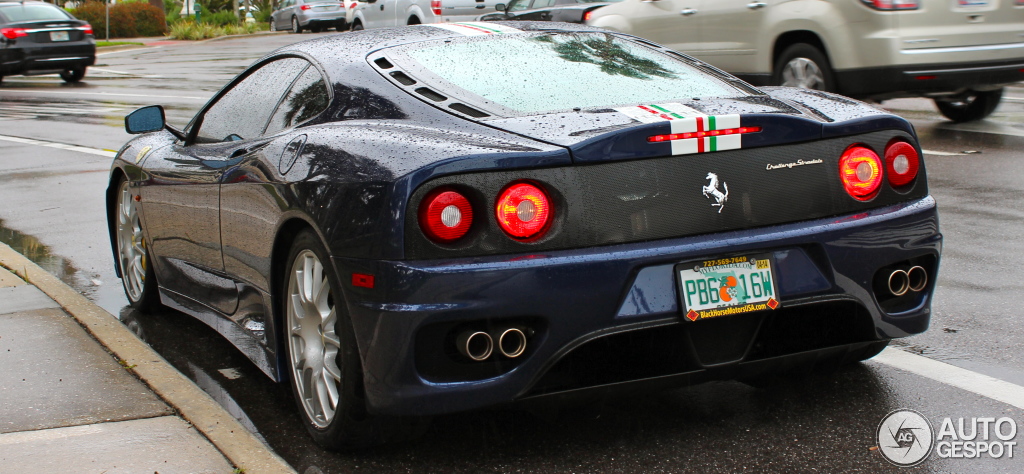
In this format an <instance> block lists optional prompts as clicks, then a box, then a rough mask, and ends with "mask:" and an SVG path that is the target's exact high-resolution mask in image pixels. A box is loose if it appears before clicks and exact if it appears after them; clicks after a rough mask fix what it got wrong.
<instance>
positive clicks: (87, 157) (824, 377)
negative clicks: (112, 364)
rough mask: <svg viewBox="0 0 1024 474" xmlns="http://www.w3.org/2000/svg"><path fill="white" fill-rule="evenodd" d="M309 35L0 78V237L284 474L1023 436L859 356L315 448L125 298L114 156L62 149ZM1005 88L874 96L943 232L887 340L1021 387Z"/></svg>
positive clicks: (448, 419) (282, 410)
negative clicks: (914, 320) (71, 77)
mask: <svg viewBox="0 0 1024 474" xmlns="http://www.w3.org/2000/svg"><path fill="white" fill-rule="evenodd" d="M313 36H315V35H302V36H295V35H275V36H264V37H255V38H244V39H232V40H224V41H218V42H213V43H204V44H185V45H182V44H175V45H166V46H162V47H159V48H151V49H145V50H134V51H121V52H116V53H110V54H106V55H104V56H101V57H100V59H99V60H98V64H97V66H96V67H95V68H93V69H91V70H90V72H89V75H88V76H87V77H86V79H85V81H84V82H83V83H82V84H80V85H75V86H68V85H63V84H62V83H60V80H59V79H58V78H56V77H32V78H21V77H13V78H5V79H4V83H3V86H2V87H0V202H2V203H3V206H2V207H0V241H4V242H6V243H8V244H9V245H11V246H12V247H14V248H15V249H16V250H19V251H21V252H22V253H25V254H26V255H28V256H29V257H30V258H32V259H33V260H34V261H36V262H39V263H40V264H41V266H43V267H44V268H46V269H47V270H48V271H50V272H52V273H54V274H56V275H58V276H60V277H61V278H62V279H63V280H64V281H66V282H68V283H69V284H71V285H72V286H74V287H75V288H76V289H77V290H79V291H80V292H82V293H83V294H85V295H86V296H88V297H89V298H90V299H92V300H93V301H96V302H97V303H98V304H99V305H100V306H102V307H104V308H105V309H107V310H108V311H110V312H112V313H113V314H116V315H119V317H120V318H121V320H122V322H124V323H125V324H126V325H127V326H128V327H129V328H131V329H132V330H133V331H135V332H136V334H139V335H140V336H141V337H142V338H143V339H144V340H146V341H147V342H148V343H149V344H150V345H151V346H152V347H153V348H154V349H156V350H157V352H159V353H160V354H161V355H163V356H164V357H165V358H166V359H167V360H168V361H170V362H171V363H172V364H173V365H174V366H175V367H176V368H177V369H178V370H180V371H181V372H182V373H184V374H186V375H187V376H189V377H190V378H192V379H193V380H194V381H195V382H196V383H197V384H198V385H200V386H201V387H202V388H203V389H204V390H206V391H207V392H208V393H210V394H211V395H212V396H213V397H214V398H215V399H217V400H218V402H220V403H221V405H223V406H224V407H225V408H227V410H228V411H229V412H231V413H232V414H233V415H235V416H236V417H237V418H239V420H240V421H241V422H242V424H243V425H244V426H246V427H248V428H250V429H252V430H253V431H254V432H256V433H258V435H259V436H261V437H262V439H264V440H265V441H266V442H267V443H268V444H269V445H270V446H271V447H273V449H274V450H275V451H276V452H277V453H278V454H280V455H281V456H282V457H284V458H285V459H286V460H288V461H289V462H290V463H292V465H293V466H294V467H295V468H296V469H297V470H298V471H299V472H309V473H317V472H350V471H354V470H357V469H358V470H366V471H375V472H376V471H388V472H393V471H422V470H427V469H429V470H437V471H442V470H443V471H450V472H527V471H528V472H567V471H572V472H596V471H601V472H635V471H650V472H661V471H680V470H694V471H728V472H737V471H741V470H752V471H754V470H756V471H810V470H827V471H882V470H893V471H895V470H897V469H896V468H894V467H892V466H891V465H889V464H887V463H886V462H885V461H884V460H883V459H882V457H881V456H880V455H879V454H878V453H877V452H876V451H874V450H872V448H873V447H875V444H876V443H875V440H874V433H875V430H876V429H877V427H878V424H879V421H880V420H881V419H882V417H883V416H885V415H886V414H887V413H889V412H890V411H892V410H895V409H898V408H912V409H915V410H917V411H920V412H921V413H923V414H925V415H926V416H927V417H928V418H929V419H930V420H931V422H932V424H933V425H934V427H935V428H936V429H937V428H938V427H939V425H940V423H941V421H942V420H943V419H944V418H946V417H951V418H953V419H954V420H956V419H957V418H961V417H966V418H967V419H970V418H972V417H995V418H998V417H1002V416H1009V417H1012V418H1014V419H1016V420H1017V424H1018V426H1021V427H1022V430H1024V406H1019V405H1018V406H1014V405H1012V404H1007V403H1002V402H997V401H994V400H992V399H990V398H987V397H985V396H983V395H982V394H977V393H972V392H969V391H965V390H962V389H959V388H954V387H952V386H949V385H947V384H944V383H941V382H939V381H936V380H934V379H933V378H926V377H922V376H919V375H914V374H911V373H909V372H905V371H903V370H900V369H898V368H895V367H894V366H892V365H891V364H886V363H881V362H876V361H872V362H867V363H865V364H860V365H855V366H852V367H845V368H840V369H836V370H834V371H832V372H830V373H826V374H817V375H811V376H808V377H804V378H792V379H783V380H777V381H775V382H774V383H773V384H770V385H768V386H764V387H756V388H755V387H751V386H748V385H744V384H740V383H735V382H730V383H712V384H705V385H701V386H698V387H692V388H688V389H682V390H673V391H668V392H662V393H655V394H644V395H634V396H630V397H618V398H608V399H601V400H592V399H591V400H585V401H574V402H567V403H549V404H545V405H541V406H536V407H532V410H530V411H526V410H518V409H511V410H492V411H479V412H471V413H465V414H459V415H452V416H444V417H437V418H435V419H434V420H433V423H432V424H431V426H430V428H429V429H428V430H427V432H426V434H425V435H424V436H423V437H421V438H419V439H418V440H416V441H412V442H409V443H405V444H402V445H397V446H389V447H384V448H380V449H377V450H373V451H369V452H364V453H358V454H353V453H330V452H324V451H323V450H321V449H319V448H318V447H316V446H315V445H313V444H312V442H311V441H310V439H309V437H308V435H307V434H306V432H305V430H304V429H303V428H302V426H301V425H300V424H299V417H298V414H297V412H296V408H295V404H294V402H293V401H292V397H291V393H290V391H289V389H288V387H287V386H286V385H278V384H274V383H272V382H271V381H269V380H268V379H267V378H266V377H265V376H264V375H263V374H262V373H261V372H260V371H259V370H258V369H257V368H256V367H255V366H254V365H252V364H251V363H250V362H249V361H248V360H247V359H245V357H244V356H243V355H241V353H239V352H238V351H237V350H236V349H234V347H232V346H231V345H230V344H229V343H227V342H226V341H224V340H223V339H222V338H221V337H220V336H219V335H218V334H216V333H215V332H214V331H212V330H211V329H209V328H208V327H207V326H205V325H204V324H202V323H201V322H198V321H196V320H194V319H192V318H190V317H188V316H186V315H183V314H181V313H177V312H174V311H171V310H163V311H160V312H157V313H154V314H143V313H138V312H136V311H133V310H131V309H129V308H126V307H125V299H124V295H123V292H122V290H121V286H120V282H119V280H118V279H117V278H116V277H115V276H114V270H113V257H112V255H111V252H110V248H109V240H108V237H107V234H106V228H105V226H104V221H103V194H102V192H103V189H105V187H106V179H107V176H106V172H107V171H108V169H109V164H110V158H108V157H106V156H103V155H102V153H99V154H97V153H93V154H90V153H83V152H81V151H75V150H68V149H66V148H62V147H60V146H59V145H60V144H73V145H79V146H83V147H89V148H92V149H94V150H98V151H100V152H102V150H116V149H117V148H119V147H120V146H121V145H122V144H123V143H124V142H125V141H127V140H128V138H129V136H128V135H127V134H126V133H125V132H124V130H123V116H124V115H125V114H126V113H127V112H129V111H131V110H132V109H134V108H136V107H138V106H142V105H148V104H151V103H161V104H164V105H165V106H167V107H168V120H169V122H171V123H172V124H175V125H179V126H181V125H184V124H185V123H187V121H188V120H189V119H190V118H191V115H192V114H193V113H194V112H195V111H196V110H198V109H199V108H200V107H201V106H202V105H203V104H204V103H205V101H206V100H207V99H208V98H209V97H210V96H211V95H212V94H213V93H215V92H216V91H217V90H218V89H219V88H220V87H221V86H222V85H223V84H224V83H226V82H227V80H229V79H230V78H231V77H233V76H234V75H235V74H237V72H239V71H240V70H241V69H242V68H244V67H245V66H246V65H248V64H250V63H251V62H252V61H254V60H255V59H257V58H259V57H260V56H262V55H263V54H265V53H267V52H269V51H271V50H273V49H276V48H277V47H280V46H283V45H286V44H289V43H291V42H293V41H296V40H298V39H305V38H310V37H313ZM1007 96H1009V97H1010V98H1011V99H1008V100H1006V101H1005V102H1004V103H1003V104H1002V105H1001V107H1000V109H999V110H998V111H997V112H996V114H995V115H994V116H993V117H992V118H991V119H989V120H986V121H984V122H982V123H980V124H967V125H953V124H949V123H948V122H945V121H943V120H942V119H941V117H940V116H939V115H938V114H937V113H936V112H935V111H934V108H933V107H932V106H931V103H930V102H928V101H925V100H922V99H904V100H896V101H889V102H887V103H885V104H884V106H886V107H889V108H891V109H893V110H894V111H896V112H897V113H900V114H901V115H904V116H906V117H908V118H910V119H911V120H912V121H913V122H914V124H915V126H916V127H917V130H918V132H919V134H920V136H921V141H922V146H923V148H924V149H925V150H926V153H925V154H926V164H927V167H928V174H929V182H930V187H931V191H932V194H933V195H934V196H935V198H936V200H937V202H938V205H939V211H940V217H941V223H942V231H943V233H944V234H945V247H944V251H943V252H944V253H943V261H942V267H941V269H940V275H939V282H938V289H937V292H936V296H935V303H934V305H933V309H934V316H933V320H932V327H931V329H930V330H929V331H928V332H926V333H924V334H922V335H919V336H914V337H911V338H907V339H904V340H901V341H898V342H897V343H896V345H897V346H898V347H899V348H901V349H903V350H906V351H909V352H913V353H917V354H921V355H924V356H925V357H928V358H931V359H935V360H940V361H943V362H947V363H949V364H952V365H955V366H958V367H962V368H965V369H969V370H972V371H975V372H978V373H981V374H984V375H988V376H991V377H995V378H997V379H1000V380H1004V381H1007V382H1011V383H1015V384H1018V385H1024V364H1022V358H1024V355H1022V354H1021V350H1020V349H1021V348H1024V324H1022V323H1020V322H1019V318H1018V315H1019V313H1020V310H1019V308H1018V306H1019V304H1020V303H1019V302H1018V300H1019V295H1024V291H1022V289H1024V288H1022V286H1024V284H1022V281H1024V278H1021V276H1022V273H1024V252H1020V251H1018V250H1017V249H1021V248H1024V245H1022V244H1024V242H1022V240H1024V232H1022V230H1024V200H1022V199H1021V197H1020V196H1022V195H1024V194H1022V192H1024V179H1022V178H1024V160H1021V158H1022V154H1021V152H1020V150H1021V149H1022V145H1024V88H1011V89H1010V90H1009V91H1008V93H1007ZM1013 98H1019V100H1013ZM5 136H7V137H19V138H32V139H36V140H43V141H45V143H43V144H25V143H22V142H16V141H10V140H5V139H4V138H3V137H5ZM46 143H52V144H53V145H54V146H49V145H47V144H46ZM108 153H109V154H110V155H112V153H111V152H108ZM1016 440H1018V441H1019V440H1024V434H1019V435H1017V438H1016ZM921 469H923V470H927V471H936V472H947V471H955V472H1020V471H1022V470H1024V454H1018V455H1015V456H1014V458H1012V459H1008V458H1006V457H1005V456H1004V457H1003V458H1001V459H992V458H990V457H984V458H982V459H942V458H939V457H937V456H934V455H933V456H932V457H931V459H929V460H928V461H926V462H925V463H924V464H923V465H922V467H921Z"/></svg>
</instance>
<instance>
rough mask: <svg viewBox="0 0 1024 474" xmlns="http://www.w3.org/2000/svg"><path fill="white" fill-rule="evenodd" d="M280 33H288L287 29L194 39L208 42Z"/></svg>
mask: <svg viewBox="0 0 1024 474" xmlns="http://www.w3.org/2000/svg"><path fill="white" fill-rule="evenodd" d="M281 34H285V35H286V34H288V32H287V31H261V32H259V33H252V34H246V35H225V36H218V37H216V38H209V39H204V40H199V41H196V43H210V42H213V41H220V40H226V39H233V38H251V37H253V36H270V35H281Z"/></svg>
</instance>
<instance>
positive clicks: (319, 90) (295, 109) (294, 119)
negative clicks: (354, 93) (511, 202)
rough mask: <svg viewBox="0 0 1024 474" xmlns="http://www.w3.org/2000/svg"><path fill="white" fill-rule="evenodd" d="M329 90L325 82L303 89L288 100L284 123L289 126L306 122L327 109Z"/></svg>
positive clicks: (317, 82) (321, 81)
mask: <svg viewBox="0 0 1024 474" xmlns="http://www.w3.org/2000/svg"><path fill="white" fill-rule="evenodd" d="M327 100H328V96H327V89H326V88H325V87H324V82H323V80H319V81H316V82H314V83H312V84H309V85H307V86H306V87H303V88H302V89H301V90H299V91H298V92H296V93H294V94H292V95H291V97H289V98H288V104H287V105H286V106H285V107H286V112H285V114H284V121H285V123H286V124H288V125H289V126H291V125H295V124H299V123H302V122H305V121H306V120H308V119H311V118H313V117H315V116H316V115H317V114H319V113H320V112H322V111H323V110H324V109H326V108H327Z"/></svg>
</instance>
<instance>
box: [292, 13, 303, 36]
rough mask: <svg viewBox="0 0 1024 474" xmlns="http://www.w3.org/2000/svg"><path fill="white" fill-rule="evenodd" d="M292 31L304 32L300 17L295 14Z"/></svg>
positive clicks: (296, 32)
mask: <svg viewBox="0 0 1024 474" xmlns="http://www.w3.org/2000/svg"><path fill="white" fill-rule="evenodd" d="M292 33H295V34H299V33H302V25H300V24H299V19H298V18H295V17H294V16H293V17H292Z"/></svg>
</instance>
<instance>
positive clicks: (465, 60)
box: [389, 32, 750, 115]
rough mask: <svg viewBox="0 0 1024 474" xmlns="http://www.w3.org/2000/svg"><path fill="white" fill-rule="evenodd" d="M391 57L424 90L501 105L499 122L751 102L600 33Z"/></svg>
mask: <svg viewBox="0 0 1024 474" xmlns="http://www.w3.org/2000/svg"><path fill="white" fill-rule="evenodd" d="M389 56H391V57H392V59H394V60H395V61H396V62H398V64H399V65H401V66H403V67H404V68H405V69H406V70H407V71H409V72H410V73H412V74H413V75H414V76H416V78H417V79H420V81H421V82H427V83H428V84H430V83H433V84H431V85H433V86H434V87H436V88H437V89H438V90H439V91H441V92H442V93H445V94H452V95H456V96H462V99H463V100H466V101H468V102H472V103H476V104H478V105H480V106H483V107H484V108H488V109H490V110H492V111H493V110H495V109H494V108H493V107H489V105H491V104H496V105H498V106H500V107H501V108H504V109H506V110H504V111H500V112H503V113H500V114H501V115H508V112H510V111H511V112H513V115H533V114H538V113H543V112H553V111H559V110H571V109H574V108H581V109H583V108H595V107H610V106H616V105H633V104H640V103H656V102H665V101H670V100H672V99H677V100H686V99H691V98H693V97H736V96H741V95H749V94H750V91H747V90H740V89H738V88H737V87H735V86H733V85H731V84H730V83H728V82H726V81H724V80H721V79H719V78H717V77H714V76H712V75H710V74H707V73H705V72H703V71H701V70H700V69H698V68H697V67H694V66H691V65H689V64H688V63H686V62H684V61H683V60H682V58H677V57H675V56H672V55H669V54H665V53H662V52H660V51H658V50H655V49H653V48H650V47H647V46H645V45H643V44H640V43H636V42H632V41H627V40H625V39H622V38H620V37H618V36H615V35H612V34H608V33H599V32H581V33H576V32H572V33H561V32H560V33H552V32H539V33H536V34H503V35H487V36H471V37H466V38H462V39H458V40H445V41H431V42H425V43H414V44H411V45H405V46H400V47H397V48H394V51H389ZM467 93H468V94H467ZM474 96H475V97H474Z"/></svg>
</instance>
